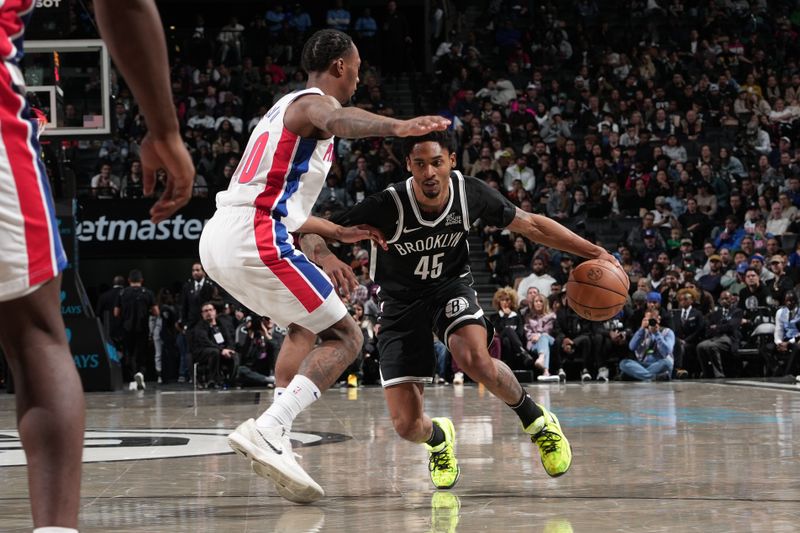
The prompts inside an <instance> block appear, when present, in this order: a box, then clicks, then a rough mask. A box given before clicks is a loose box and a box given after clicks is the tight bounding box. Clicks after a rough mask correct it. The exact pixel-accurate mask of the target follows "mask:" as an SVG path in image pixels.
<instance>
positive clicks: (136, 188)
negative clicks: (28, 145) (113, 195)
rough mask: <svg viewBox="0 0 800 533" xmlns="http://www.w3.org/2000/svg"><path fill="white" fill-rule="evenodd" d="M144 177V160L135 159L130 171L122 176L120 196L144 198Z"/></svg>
mask: <svg viewBox="0 0 800 533" xmlns="http://www.w3.org/2000/svg"><path fill="white" fill-rule="evenodd" d="M142 177H143V176H142V162H141V161H139V160H138V159H134V160H133V161H131V162H130V167H129V168H128V173H127V174H125V176H123V177H122V184H121V185H120V196H121V197H122V198H142V197H143V196H144V190H143V186H144V182H143V181H142Z"/></svg>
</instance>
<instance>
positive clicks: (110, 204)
mask: <svg viewBox="0 0 800 533" xmlns="http://www.w3.org/2000/svg"><path fill="white" fill-rule="evenodd" d="M153 202H154V200H94V199H85V200H79V202H78V213H77V217H76V218H77V222H76V224H75V237H76V239H77V241H78V247H79V249H80V257H81V258H103V257H151V256H157V257H168V256H172V257H185V256H191V257H194V256H197V245H198V243H199V241H200V234H201V233H202V232H203V227H204V226H205V224H206V222H208V219H209V218H211V215H213V214H214V204H213V201H212V200H209V199H206V198H203V199H194V200H192V201H191V202H189V204H188V205H187V206H186V207H184V208H183V209H181V210H180V211H179V212H178V213H177V214H176V215H174V216H173V217H172V218H170V219H168V220H163V221H161V222H159V223H157V224H154V223H153V222H151V221H150V214H149V210H150V207H151V206H152V205H153Z"/></svg>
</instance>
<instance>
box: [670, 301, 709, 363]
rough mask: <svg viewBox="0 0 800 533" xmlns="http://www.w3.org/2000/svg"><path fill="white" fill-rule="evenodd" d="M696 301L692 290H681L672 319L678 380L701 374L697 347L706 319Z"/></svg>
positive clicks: (703, 331)
mask: <svg viewBox="0 0 800 533" xmlns="http://www.w3.org/2000/svg"><path fill="white" fill-rule="evenodd" d="M695 299H696V293H695V292H694V291H693V290H692V289H681V290H680V291H679V292H678V305H679V309H677V310H676V311H675V312H676V314H677V315H676V316H675V317H673V319H672V323H673V324H674V327H675V329H674V332H675V338H676V344H675V349H674V355H675V377H676V378H678V379H683V378H686V377H689V376H692V377H694V376H697V375H698V374H699V372H700V369H699V368H698V365H697V352H696V347H697V344H698V343H699V342H700V341H701V340H702V338H703V334H704V333H705V318H704V317H703V313H702V312H701V311H700V310H699V309H697V308H696V307H695V306H694V302H695Z"/></svg>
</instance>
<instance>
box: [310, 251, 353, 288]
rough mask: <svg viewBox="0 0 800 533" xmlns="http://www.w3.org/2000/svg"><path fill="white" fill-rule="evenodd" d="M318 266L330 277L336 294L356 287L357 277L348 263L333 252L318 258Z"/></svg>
mask: <svg viewBox="0 0 800 533" xmlns="http://www.w3.org/2000/svg"><path fill="white" fill-rule="evenodd" d="M319 266H320V267H322V270H323V271H324V272H325V273H326V274H327V275H328V277H329V278H331V283H333V288H334V289H335V290H336V292H337V293H338V294H342V293H343V292H348V293H349V292H352V291H354V290H355V289H356V287H358V285H359V284H358V279H356V274H355V272H353V269H352V268H351V267H350V265H346V264H345V263H343V262H342V261H340V260H339V258H338V257H336V256H335V255H333V254H329V255H327V256H325V257H324V258H323V259H320V260H319Z"/></svg>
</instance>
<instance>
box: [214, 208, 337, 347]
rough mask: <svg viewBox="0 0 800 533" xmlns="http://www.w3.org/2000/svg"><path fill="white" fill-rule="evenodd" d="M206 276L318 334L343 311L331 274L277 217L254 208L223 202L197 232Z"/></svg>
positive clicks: (285, 322)
mask: <svg viewBox="0 0 800 533" xmlns="http://www.w3.org/2000/svg"><path fill="white" fill-rule="evenodd" d="M200 261H201V262H202V264H203V268H204V269H205V271H206V272H207V273H208V275H209V276H210V277H211V279H213V280H214V281H216V282H217V283H219V284H220V286H222V288H223V289H225V290H226V291H228V292H229V293H230V294H231V296H233V297H234V298H236V299H237V300H238V301H239V302H240V303H242V304H243V305H245V306H246V307H248V308H249V309H250V310H252V311H254V312H255V313H258V314H259V315H262V316H268V317H270V318H272V320H273V321H274V322H275V323H276V324H278V325H279V326H282V327H287V326H289V325H290V324H297V325H298V326H302V327H304V328H306V329H308V330H310V331H312V332H313V333H319V332H321V331H323V330H325V329H327V328H329V327H330V326H332V325H333V324H335V323H336V322H338V321H339V320H341V319H342V318H344V316H345V315H346V314H347V309H346V308H345V306H344V304H343V303H342V301H341V299H340V298H339V296H338V295H337V294H336V291H335V290H334V289H333V285H332V284H331V281H330V278H328V276H327V275H326V274H325V273H324V272H323V271H322V270H321V269H320V268H319V267H318V266H317V265H315V264H314V263H312V262H311V261H309V260H308V258H307V257H306V256H305V255H304V254H303V253H302V252H301V251H300V250H297V249H295V247H294V245H293V242H292V238H291V235H290V234H289V232H288V231H287V229H286V226H284V225H283V224H282V223H281V222H280V221H279V220H275V219H273V218H272V217H271V216H270V215H269V214H268V213H266V212H265V211H262V210H257V209H256V208H254V207H223V208H220V209H218V210H217V212H216V213H215V214H214V216H213V217H212V218H211V220H209V221H208V223H207V224H206V226H205V228H204V229H203V234H202V236H201V237H200Z"/></svg>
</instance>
